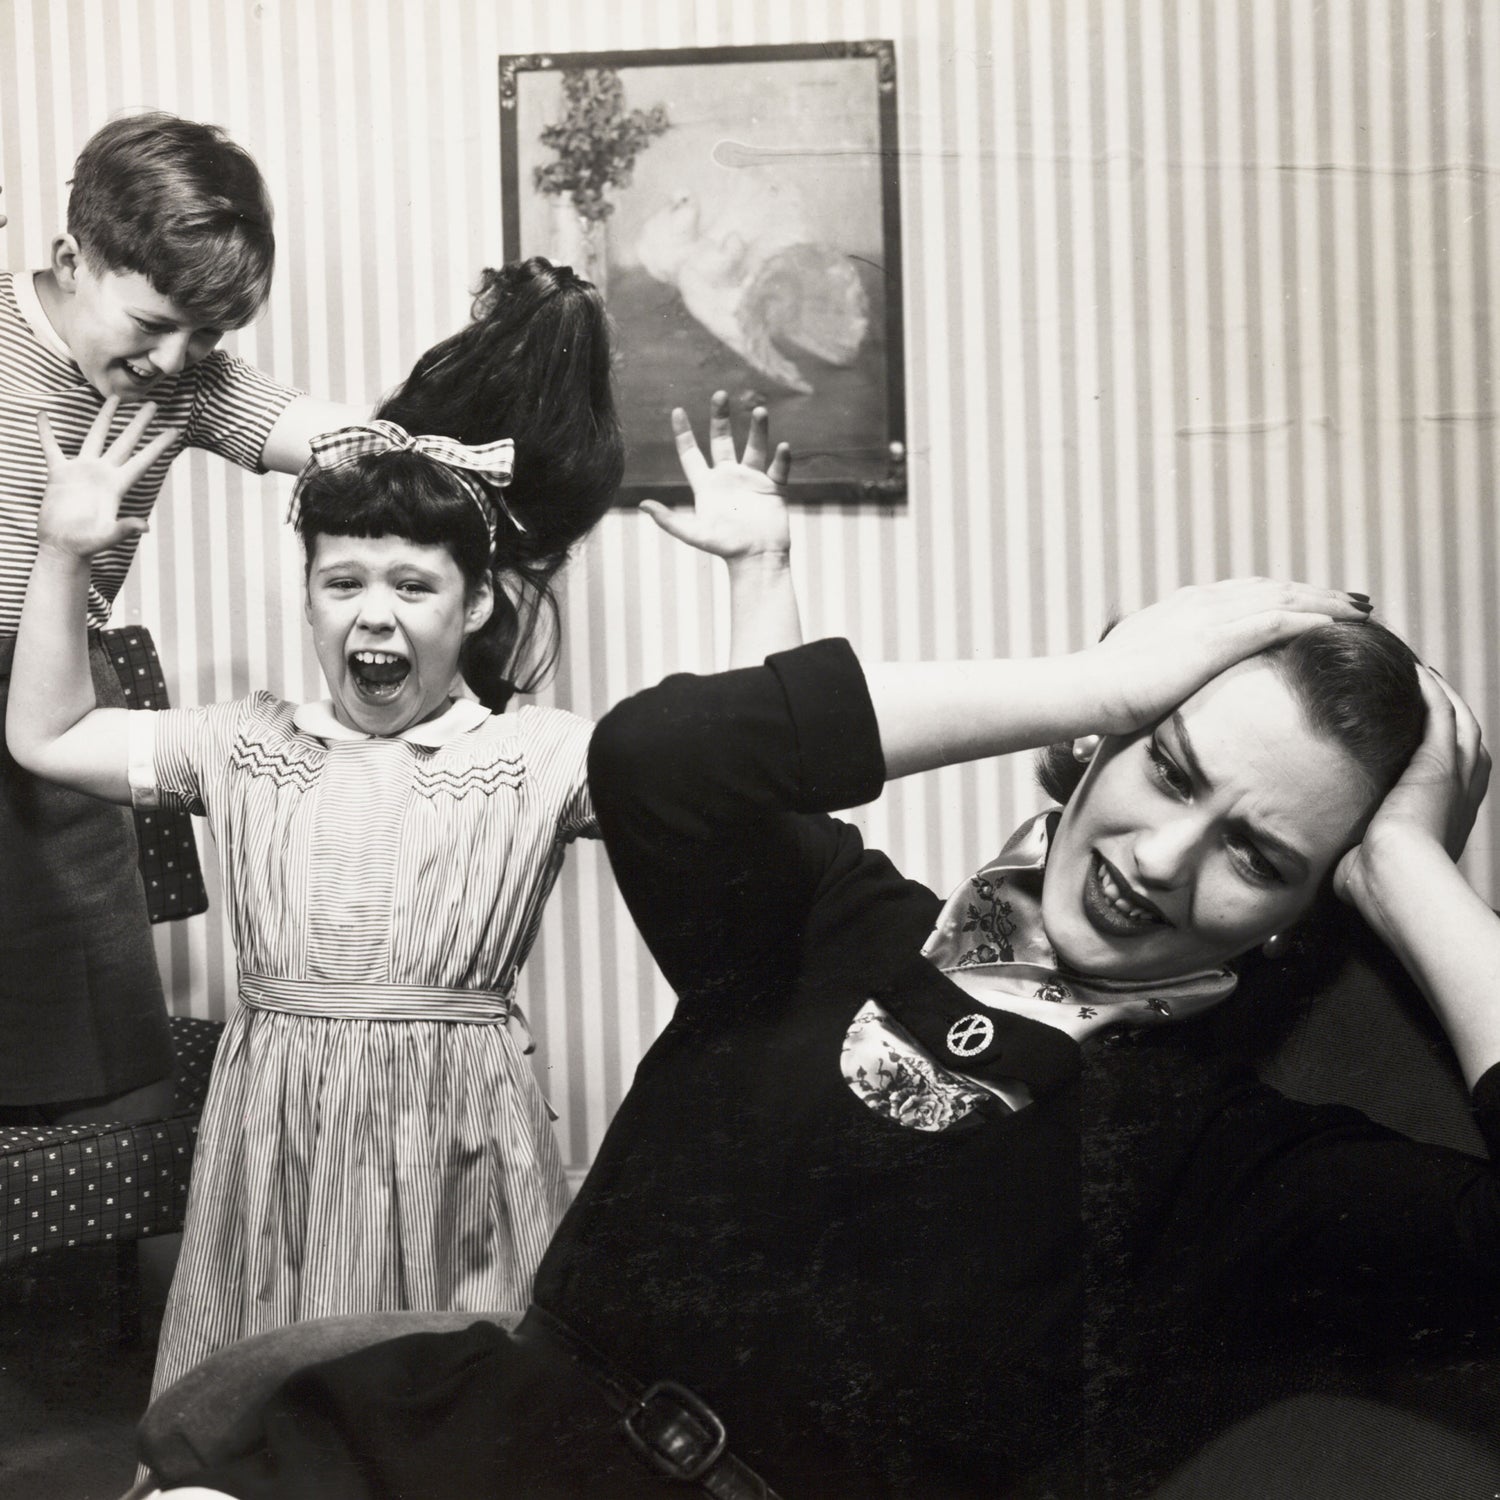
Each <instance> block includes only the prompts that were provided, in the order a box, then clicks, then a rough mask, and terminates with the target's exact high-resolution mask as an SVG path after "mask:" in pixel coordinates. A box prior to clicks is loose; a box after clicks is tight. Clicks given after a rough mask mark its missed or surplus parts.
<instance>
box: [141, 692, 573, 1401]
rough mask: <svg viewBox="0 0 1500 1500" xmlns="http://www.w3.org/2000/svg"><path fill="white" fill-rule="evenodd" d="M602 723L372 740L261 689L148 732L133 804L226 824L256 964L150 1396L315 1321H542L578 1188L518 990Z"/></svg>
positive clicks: (160, 719) (458, 725) (531, 712)
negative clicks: (538, 1286) (491, 1315)
mask: <svg viewBox="0 0 1500 1500" xmlns="http://www.w3.org/2000/svg"><path fill="white" fill-rule="evenodd" d="M592 729H593V726H592V725H591V724H590V723H588V722H587V721H586V720H583V719H580V718H577V717H575V716H574V715H572V714H569V713H563V712H561V711H559V710H555V709H544V708H535V707H527V708H523V709H521V710H520V711H519V712H518V713H508V714H503V715H493V714H491V713H489V712H488V710H486V709H483V708H481V707H480V706H479V705H478V704H475V703H472V702H468V701H466V700H460V701H458V702H456V703H454V704H453V705H452V706H451V707H450V708H449V709H448V711H447V712H446V713H445V714H443V715H441V716H440V717H439V718H437V719H435V720H433V721H431V722H429V723H427V724H422V725H417V726H414V727H413V728H412V729H410V730H407V731H405V732H404V733H403V734H402V735H401V736H399V737H394V738H388V739H386V738H370V737H368V736H363V735H359V734H357V733H356V732H355V731H352V730H348V729H345V728H343V727H342V726H341V725H339V724H338V723H337V722H336V721H335V720H334V719H333V716H332V714H331V712H330V711H329V709H328V707H327V705H323V704H307V705H304V706H303V707H302V708H299V709H293V708H292V707H291V706H290V705H289V704H286V703H283V702H281V701H279V700H278V699H276V698H274V697H272V696H270V695H269V694H266V693H257V694H255V695H254V696H253V697H251V698H248V699H243V700H240V701H237V702H233V703H221V704H215V705H212V706H210V707H207V708H201V709H189V710H180V711H179V710H171V711H167V712H161V713H138V714H133V715H132V718H131V723H130V732H131V786H132V790H133V794H134V796H135V799H136V802H137V804H138V805H139V804H142V803H144V804H146V805H152V804H155V803H157V802H171V803H174V804H176V805H180V806H185V807H187V808H189V809H191V810H192V811H194V812H198V813H203V814H205V815H206V816H207V818H208V820H209V825H210V827H211V828H212V830H213V834H214V840H215V843H216V845H217V847H218V855H219V864H220V868H221V871H222V874H223V891H224V894H223V900H224V903H225V908H226V911H227V915H228V918H229V925H230V929H231V931H232V933H233V937H234V943H235V947H236V951H237V954H238V959H239V971H240V1004H239V1006H238V1008H237V1010H236V1012H235V1014H234V1016H233V1018H232V1019H231V1020H230V1022H229V1025H228V1026H227V1028H226V1029H225V1033H224V1038H223V1041H222V1042H221V1043H220V1046H219V1052H218V1056H217V1059H216V1061H215V1064H214V1074H213V1082H212V1086H211V1087H210V1090H209V1095H208V1102H207V1105H206V1106H205V1108H204V1113H203V1124H202V1129H201V1133H200V1136H199V1143H198V1151H197V1157H196V1160H195V1163H194V1167H193V1187H192V1194H191V1198H190V1201H189V1205H188V1215H187V1224H186V1227H185V1229H184V1233H183V1246H182V1256H181V1260H180V1262H179V1265H178V1270H177V1276H176V1279H175V1281H174V1282H173V1285H172V1292H171V1296H170V1299H169V1301H168V1305H167V1314H166V1321H165V1323H164V1326H163V1329H162V1339H161V1348H160V1352H159V1354H158V1357H157V1367H156V1385H155V1388H156V1389H157V1390H160V1389H163V1388H164V1387H165V1386H167V1385H169V1384H170V1383H171V1382H172V1381H173V1380H175V1379H177V1377H178V1376H180V1375H182V1374H183V1373H184V1372H186V1371H187V1370H189V1369H191V1368H192V1367H193V1366H194V1365H196V1364H197V1363H198V1362H199V1361H200V1360H202V1359H203V1358H204V1357H205V1356H206V1355H208V1354H210V1353H212V1352H213V1351H214V1350H215V1349H217V1348H220V1347H221V1346H223V1345H225V1344H228V1343H231V1342H232V1341H234V1340H235V1339H239V1338H243V1337H246V1336H248V1335H250V1334H255V1333H261V1332H264V1331H266V1330H268V1329H272V1328H277V1327H280V1326H282V1325H284V1324H287V1323H292V1322H297V1321H300V1320H302V1319H306V1318H318V1317H325V1316H328V1315H330V1314H335V1313H357V1312H372V1311H386V1310H393V1309H400V1308H419V1309H457V1310H470V1309H472V1310H474V1311H489V1310H493V1309H502V1308H520V1307H524V1306H525V1305H526V1303H527V1300H528V1298H529V1295H530V1289H531V1278H532V1274H533V1272H534V1271H535V1269H536V1265H537V1262H538V1260H539V1259H540V1258H541V1254H542V1251H543V1249H544V1248H545V1246H546V1244H547V1240H548V1238H549V1237H550V1236H551V1233H552V1230H553V1228H554V1227H555V1226H556V1224H557V1221H558V1219H559V1218H560V1217H561V1216H562V1213H563V1211H564V1209H565V1208H566V1207H567V1202H568V1194H567V1188H566V1183H565V1179H564V1176H563V1171H562V1162H561V1159H560V1156H559V1153H558V1149H557V1143H556V1140H555V1139H554V1136H553V1133H552V1128H551V1124H550V1121H549V1119H548V1110H547V1105H546V1101H545V1100H544V1099H543V1097H542V1094H541V1090H540V1089H539V1088H538V1086H537V1082H536V1079H535V1076H534V1075H533V1073H532V1070H531V1068H530V1066H529V1065H528V1063H527V1062H526V1061H525V1059H524V1057H523V1056H522V1048H521V1047H520V1046H518V1045H517V1043H516V1040H515V1037H514V1036H513V1034H512V1028H513V1026H514V1025H515V1024H516V1023H515V1022H511V1021H510V1017H511V1010H512V996H513V993H514V987H515V981H516V973H517V970H518V969H519V968H520V966H521V964H522V962H523V961H524V960H525V958H526V955H527V952H528V951H529V950H530V947H531V944H532V941H533V940H534V938H535V936H536V931H537V926H538V924H539V922H540V920H541V914H542V907H543V905H544V903H545V902H546V899H547V896H548V893H549V892H550V891H551V889H552V885H553V882H554V881H555V880H556V878H557V873H558V869H559V867H560V865H561V863H562V858H563V849H564V846H565V845H566V844H567V843H568V842H569V841H570V840H571V839H573V838H575V837H576V836H578V835H580V834H591V833H593V832H594V825H593V812H592V808H591V806H590V803H589V797H588V788H587V781H586V771H585V762H586V756H587V752H588V741H589V736H590V733H591V732H592ZM508 1022H510V1024H507V1023H508ZM523 1027H524V1023H523ZM523 1037H524V1029H523Z"/></svg>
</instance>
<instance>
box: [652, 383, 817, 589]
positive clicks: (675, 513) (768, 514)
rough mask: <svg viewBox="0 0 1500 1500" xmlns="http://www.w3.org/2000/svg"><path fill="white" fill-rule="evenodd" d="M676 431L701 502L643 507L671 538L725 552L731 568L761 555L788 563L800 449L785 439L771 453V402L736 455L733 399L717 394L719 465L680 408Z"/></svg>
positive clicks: (758, 412) (712, 435) (714, 432)
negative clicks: (790, 484) (790, 497)
mask: <svg viewBox="0 0 1500 1500" xmlns="http://www.w3.org/2000/svg"><path fill="white" fill-rule="evenodd" d="M672 433H673V436H674V438H675V439H676V443H677V459H678V462H679V463H681V465H682V472H683V474H684V475H685V476H686V478H687V482H688V483H689V484H690V485H691V486H692V489H693V508H692V509H691V510H686V509H683V510H674V509H672V508H671V507H669V506H666V505H663V504H662V503H661V502H660V501H658V500H643V501H642V502H641V509H642V510H643V511H645V512H646V514H647V515H648V516H650V517H651V519H652V520H653V521H655V522H656V524H657V525H658V526H660V527H661V529H662V530H663V531H665V532H666V533H667V535H668V536H674V537H676V538H677V540H678V541H680V542H686V543H687V545H688V546H689V547H696V548H697V549H698V550H699V551H700V552H711V553H713V555H714V556H715V557H722V558H723V559H724V561H725V562H727V563H728V564H729V565H730V567H731V568H733V567H734V565H735V564H736V563H741V562H748V561H751V560H753V559H756V558H761V559H764V558H772V559H778V560H782V561H784V560H785V558H786V556H787V554H788V553H789V551H790V550H791V533H790V528H789V527H788V524H787V511H786V482H787V478H788V476H789V475H790V473H791V467H792V451H791V449H790V448H789V447H788V446H787V445H786V444H785V443H780V444H778V445H777V448H776V451H775V453H774V454H770V452H769V433H768V418H767V416H766V409H765V407H763V406H757V407H756V408H755V410H754V411H753V412H752V413H751V415H750V435H749V437H748V438H747V439H746V440H745V452H744V455H743V456H742V457H740V458H736V457H735V452H734V432H733V430H732V428H731V426H730V422H729V397H728V396H727V395H726V394H725V393H724V392H723V391H715V392H714V394H713V399H712V403H711V406H710V410H709V419H708V449H709V453H710V454H711V455H712V457H713V463H712V464H710V463H709V462H708V461H707V460H706V459H705V458H704V457H703V453H702V451H701V450H700V449H699V447H698V439H697V438H696V437H695V436H694V434H693V427H692V423H691V422H689V421H688V416H687V413H686V412H685V411H683V409H682V408H681V407H680V406H679V407H677V408H676V409H675V410H674V411H673V412H672ZM768 455H769V462H768V461H767V458H768Z"/></svg>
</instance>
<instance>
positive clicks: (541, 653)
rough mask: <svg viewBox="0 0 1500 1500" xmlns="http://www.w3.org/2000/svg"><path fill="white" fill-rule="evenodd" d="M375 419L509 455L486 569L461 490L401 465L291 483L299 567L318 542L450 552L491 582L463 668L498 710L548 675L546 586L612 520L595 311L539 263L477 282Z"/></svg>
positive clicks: (584, 289) (611, 452)
mask: <svg viewBox="0 0 1500 1500" xmlns="http://www.w3.org/2000/svg"><path fill="white" fill-rule="evenodd" d="M375 415H376V416H377V417H381V418H384V419H385V420H386V421H390V422H395V423H397V424H399V425H400V426H401V427H404V428H405V429H406V430H407V431H408V432H409V433H412V434H414V435H420V434H435V435H441V436H444V437H451V438H457V439H458V440H459V441H460V442H462V443H469V444H475V445H477V444H481V443H490V442H494V441H496V440H497V439H499V438H510V439H511V440H512V441H513V442H514V444H515V474H514V478H513V479H512V481H511V483H510V485H509V486H508V487H507V488H506V489H505V490H504V491H503V495H504V502H505V509H501V508H500V507H498V506H497V507H495V512H496V513H495V517H494V519H495V523H496V524H495V550H494V558H493V562H491V560H490V557H489V545H490V544H489V537H488V535H487V533H486V532H485V529H484V525H483V520H482V516H481V512H480V510H479V507H477V506H476V505H475V503H474V501H473V499H472V498H471V497H470V496H469V494H468V493H467V492H466V491H465V490H464V487H463V485H462V484H461V483H459V482H458V481H457V480H455V479H453V476H452V475H451V473H449V472H448V471H446V470H443V469H442V467H441V465H438V464H435V463H433V462H431V461H430V460H428V459H426V458H424V457H422V456H421V455H412V454H404V453H403V454H381V455H377V456H376V457H375V458H373V459H371V460H359V461H357V462H355V463H351V464H350V465H348V466H347V468H341V469H338V470H334V471H333V472H331V473H327V474H325V473H322V472H314V473H313V474H312V475H311V476H310V477H309V478H308V479H307V480H306V481H304V483H303V488H302V490H301V493H300V497H299V503H300V513H299V516H298V521H297V529H298V531H299V532H300V534H301V536H302V541H303V545H304V547H305V548H306V550H307V554H308V557H309V559H310V558H311V556H312V550H313V543H314V541H315V539H316V538H317V536H319V535H320V534H324V533H326V534H329V535H338V536H385V535H396V536H404V537H407V538H408V539H409V540H411V541H414V542H421V543H441V544H443V545H445V546H447V547H448V548H449V550H450V551H451V552H452V553H453V557H454V560H455V561H456V562H457V563H458V565H459V568H460V569H461V570H462V572H463V575H464V578H465V580H466V582H467V583H468V585H469V586H470V587H471V588H473V587H474V586H475V585H476V584H477V583H478V582H479V581H480V579H481V578H482V577H483V574H484V572H485V571H486V570H487V569H491V568H492V569H493V574H494V589H495V609H494V613H493V614H492V615H491V616H490V619H489V622H488V623H487V624H486V625H485V626H484V627H483V628H482V629H480V630H478V631H476V632H475V633H474V634H473V635H471V636H470V637H469V638H468V640H467V642H466V643H465V645H464V651H463V656H462V658H461V659H460V666H461V668H462V670H463V674H464V680H465V681H466V682H467V683H468V684H469V686H470V688H472V689H473V691H474V693H475V695H476V696H477V697H478V698H479V700H480V701H481V702H482V703H484V704H485V705H486V706H487V707H489V708H493V709H496V710H499V709H502V708H504V706H505V705H506V703H507V702H508V701H509V700H510V698H511V696H512V694H514V693H516V692H531V691H534V690H535V689H536V688H537V687H538V686H540V684H541V683H542V682H543V681H545V680H546V678H547V675H548V674H549V673H550V672H551V670H552V667H553V665H554V664H555V662H556V660H557V652H558V610H557V598H556V595H555V594H554V592H553V580H554V579H555V577H556V575H557V572H558V570H559V569H560V568H561V567H562V565H563V564H564V563H565V562H566V561H567V559H568V552H569V549H570V548H571V547H572V546H573V544H574V543H575V542H577V541H578V540H579V539H580V538H581V537H583V536H585V535H586V534H587V533H588V532H589V531H590V530H591V529H592V528H593V526H594V525H595V524H596V523H597V522H598V520H599V519H600V517H601V516H603V514H604V512H605V511H606V510H607V509H608V508H609V505H610V502H611V501H612V500H613V499H614V496H615V492H616V491H617V490H618V489H619V487H620V479H621V477H622V475H623V473H624V469H625V445H624V440H623V438H622V437H621V434H620V422H619V418H618V416H617V415H616V412H615V398H614V382H613V377H612V370H611V356H610V329H609V320H608V318H607V316H606V314H605V311H604V300H603V298H602V297H601V296H600V295H599V292H598V290H597V289H596V288H595V287H594V286H593V285H592V284H591V283H590V282H587V281H583V280H581V279H580V278H579V277H577V276H575V275H574V274H573V272H572V271H571V270H570V269H568V268H567V267H566V266H554V265H552V264H551V263H550V262H549V261H546V260H543V259H542V258H541V257H540V256H535V257H533V258H532V259H531V260H527V261H520V262H517V263H515V264H512V265H508V266H502V267H501V268H500V269H499V270H486V271H485V272H484V273H483V276H482V277H481V280H480V286H479V291H478V293H477V294H476V296H475V299H474V306H473V318H472V320H471V321H470V322H469V324H468V325H467V326H466V327H464V328H463V329H461V330H460V331H459V332H458V333H456V334H454V335H453V336H452V337H451V338H447V339H444V340H443V341H442V342H441V343H439V344H435V345H434V346H433V347H432V348H431V349H429V350H428V351H427V352H426V353H425V354H424V355H422V357H421V358H420V359H418V360H417V362H416V364H415V365H414V366H413V368H412V371H411V374H409V375H408V376H407V377H406V379H405V380H404V381H403V382H402V384H401V385H400V386H399V387H398V388H397V389H396V390H395V391H393V392H392V393H391V394H390V395H389V396H387V397H386V398H385V400H383V401H382V402H381V403H380V406H379V408H378V409H377V410H376V413H375ZM397 460H401V462H398V461H397ZM345 475H348V476H350V477H349V479H348V480H347V482H346V481H345V479H344V476H345ZM335 481H336V482H335ZM460 501H461V502H462V503H459V502H460ZM507 509H508V511H509V512H510V514H509V516H508V515H507V514H506V510H507ZM511 517H514V522H513V521H512V519H511ZM515 522H519V523H520V524H519V526H518V525H516V524H515ZM521 527H524V528H525V529H524V531H523V530H522V529H521Z"/></svg>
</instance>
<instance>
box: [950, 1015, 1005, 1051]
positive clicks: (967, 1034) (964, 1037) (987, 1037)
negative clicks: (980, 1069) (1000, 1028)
mask: <svg viewBox="0 0 1500 1500" xmlns="http://www.w3.org/2000/svg"><path fill="white" fill-rule="evenodd" d="M947 1040H948V1050H949V1051H950V1052H951V1053H952V1054H953V1055H954V1056H955V1057H974V1056H976V1055H977V1054H979V1053H981V1052H983V1051H984V1049H985V1048H986V1047H988V1046H989V1044H990V1043H991V1042H993V1041H994V1040H995V1023H994V1022H993V1021H992V1020H990V1018H989V1017H988V1016H986V1015H982V1014H981V1013H980V1012H978V1011H975V1012H974V1013H973V1014H972V1015H968V1016H964V1017H963V1018H962V1019H961V1020H957V1021H955V1022H954V1023H953V1024H952V1025H951V1026H950V1027H949V1028H948V1038H947Z"/></svg>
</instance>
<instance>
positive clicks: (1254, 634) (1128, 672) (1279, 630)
mask: <svg viewBox="0 0 1500 1500" xmlns="http://www.w3.org/2000/svg"><path fill="white" fill-rule="evenodd" d="M1369 613H1370V603H1369V600H1368V599H1366V598H1365V597H1364V595H1362V594H1346V593H1341V592H1340V591H1338V590H1336V589H1324V588H1314V587H1313V586H1312V585H1311V584H1306V583H1277V582H1274V581H1272V580H1271V579H1266V578H1232V579H1228V580H1225V581H1224V582H1222V583H1210V584H1204V585H1194V586H1190V587H1188V588H1183V589H1178V590H1177V592H1176V593H1174V594H1169V595H1168V596H1167V597H1166V598H1165V599H1163V600H1161V601H1160V602H1159V603H1157V604H1152V605H1148V606H1147V607H1146V608H1145V609H1140V610H1137V611H1136V612H1135V613H1134V614H1130V615H1126V616H1125V617H1124V619H1122V620H1120V621H1119V623H1118V624H1116V625H1115V627H1114V629H1112V630H1111V631H1110V632H1109V633H1108V634H1107V635H1106V636H1105V637H1104V638H1103V639H1102V640H1101V641H1099V642H1098V644H1097V645H1094V646H1091V647H1089V649H1088V650H1087V651H1085V652H1083V653H1081V655H1082V658H1083V660H1084V662H1085V663H1086V664H1087V667H1088V671H1087V674H1086V675H1087V677H1088V680H1089V683H1090V692H1091V693H1092V694H1093V697H1094V701H1095V702H1096V703H1097V706H1098V722H1097V723H1096V724H1095V725H1094V726H1093V728H1094V729H1095V731H1096V732H1098V733H1100V734H1129V733H1131V732H1132V731H1134V730H1136V729H1140V728H1142V727H1143V726H1145V725H1148V724H1154V723H1155V722H1156V721H1157V720H1158V719H1160V718H1161V717H1162V716H1163V715H1164V714H1166V713H1168V712H1169V711H1170V710H1171V709H1172V708H1174V707H1175V706H1176V705H1177V704H1179V703H1181V702H1183V700H1184V699H1186V698H1189V697H1191V696H1192V694H1193V693H1195V692H1197V690H1198V689H1199V688H1200V687H1202V686H1203V685H1204V683H1206V682H1208V681H1209V680H1210V679H1212V678H1214V677H1217V676H1218V675H1219V673H1220V672H1222V671H1224V670H1225V669H1226V668H1228V667H1232V666H1233V665H1234V664H1235V663H1236V662H1239V661H1243V660H1244V659H1245V658H1246V657H1250V656H1254V655H1255V654H1256V653H1257V652H1260V651H1264V650H1266V649H1267V648H1268V647H1271V646H1277V645H1280V644H1281V643H1282V642H1283V641H1289V640H1291V639H1292V638H1293V637H1294V636H1297V635H1300V634H1301V633H1302V632H1303V631H1304V630H1310V629H1312V628H1313V627H1314V626H1316V625H1326V624H1328V623H1329V622H1330V621H1333V620H1346V621H1362V620H1364V619H1366V618H1368V616H1369Z"/></svg>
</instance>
